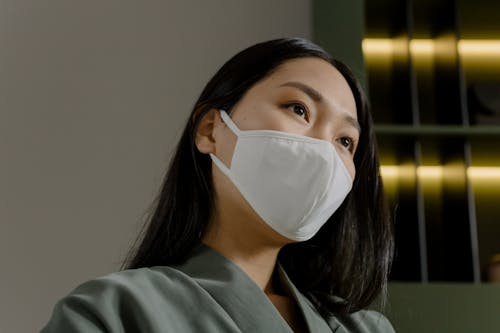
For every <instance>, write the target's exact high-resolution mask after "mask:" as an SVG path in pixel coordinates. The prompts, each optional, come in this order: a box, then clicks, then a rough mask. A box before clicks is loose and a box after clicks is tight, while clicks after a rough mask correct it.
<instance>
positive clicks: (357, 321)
mask: <svg viewBox="0 0 500 333" xmlns="http://www.w3.org/2000/svg"><path fill="white" fill-rule="evenodd" d="M328 321H329V322H330V325H331V326H337V327H339V329H338V331H336V332H339V333H341V332H342V333H351V332H356V333H358V332H359V333H365V332H366V333H368V332H369V333H377V332H381V333H382V332H383V333H392V332H395V331H394V328H393V327H392V325H391V323H390V322H389V320H388V319H387V318H386V317H385V316H384V315H383V314H381V313H380V312H377V311H372V310H361V311H358V312H354V313H351V314H349V315H347V316H342V317H340V316H334V317H333V316H332V317H330V318H329V320H328Z"/></svg>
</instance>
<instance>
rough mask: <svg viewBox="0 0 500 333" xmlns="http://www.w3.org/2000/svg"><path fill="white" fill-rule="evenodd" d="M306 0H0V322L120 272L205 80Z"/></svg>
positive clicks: (11, 328)
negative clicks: (102, 276)
mask: <svg viewBox="0 0 500 333" xmlns="http://www.w3.org/2000/svg"><path fill="white" fill-rule="evenodd" d="M310 6H311V1H310V0H297V1H289V0H273V1H268V0H258V1H257V0H252V1H250V0H248V1H236V0H225V1H222V0H219V1H215V0H213V1H202V0H200V1H186V0H177V1H123V0H122V1H110V0H108V1H102V0H99V1H97V0H86V1H67V0H54V1H47V0H45V1H42V0H31V1H28V0H2V1H0V267H1V268H0V269H1V274H0V277H1V278H0V279H1V280H0V281H1V283H0V332H35V331H38V330H39V329H40V328H41V327H42V326H43V324H44V323H45V322H46V321H47V320H48V318H49V316H50V313H51V311H52V307H53V305H54V303H55V302H56V301H57V300H58V299H59V298H61V297H62V296H64V295H65V294H67V293H68V292H69V291H70V290H72V289H73V288H74V287H75V286H76V285H77V284H79V283H81V282H83V281H85V280H87V279H90V278H92V277H96V276H99V275H103V274H105V273H108V272H111V271H114V270H117V269H118V267H119V265H120V262H121V260H122V259H123V257H124V255H125V253H126V251H127V249H128V247H129V244H130V243H131V241H132V240H133V239H134V237H135V235H136V233H137V232H138V228H139V226H140V225H141V223H142V221H143V215H144V213H145V212H146V210H147V208H148V206H149V203H150V202H151V200H152V198H153V196H154V194H155V193H156V191H157V189H158V187H159V185H160V182H161V179H162V177H163V173H164V171H165V169H166V167H167V164H168V160H169V157H170V152H171V150H172V149H173V147H174V145H175V142H176V140H177V138H178V135H179V133H180V130H181V127H182V125H183V123H184V121H185V119H186V117H187V115H188V112H189V111H190V108H191V107H192V105H193V103H194V102H195V99H196V98H197V96H198V94H199V93H200V92H201V89H202V87H203V86H204V84H205V83H206V82H207V80H208V79H209V78H210V76H211V75H212V74H213V73H214V72H215V71H216V70H217V68H218V67H219V66H220V65H222V63H223V62H224V61H225V60H227V59H228V58H229V57H230V56H232V55H233V54H234V53H235V52H237V51H239V50H240V49H242V48H244V47H246V46H249V45H251V44H253V43H255V42H258V41H262V40H266V39H270V38H275V37H281V36H301V37H309V38H310V37H311V18H310V16H311V15H310V14H311V9H310Z"/></svg>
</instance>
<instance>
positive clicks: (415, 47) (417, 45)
mask: <svg viewBox="0 0 500 333" xmlns="http://www.w3.org/2000/svg"><path fill="white" fill-rule="evenodd" d="M410 52H411V53H412V54H414V55H420V56H423V55H432V54H434V41H433V40H432V39H412V40H410Z"/></svg>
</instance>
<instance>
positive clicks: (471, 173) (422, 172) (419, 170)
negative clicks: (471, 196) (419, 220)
mask: <svg viewBox="0 0 500 333" xmlns="http://www.w3.org/2000/svg"><path fill="white" fill-rule="evenodd" d="M401 168H405V167H404V166H398V165H382V166H381V167H380V173H381V175H382V177H383V178H386V179H394V178H397V177H399V176H401V175H403V173H401ZM445 168H446V167H443V166H440V165H437V166H419V167H416V174H417V176H418V177H419V178H422V179H431V178H432V179H436V178H442V177H443V172H444V169H445ZM405 174H406V173H405ZM467 176H468V177H469V179H471V180H491V181H494V182H497V181H500V167H476V166H471V167H468V168H467Z"/></svg>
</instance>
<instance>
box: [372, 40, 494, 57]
mask: <svg viewBox="0 0 500 333" xmlns="http://www.w3.org/2000/svg"><path fill="white" fill-rule="evenodd" d="M395 42H396V41H395V39H392V38H365V39H363V41H362V49H363V53H364V54H365V55H366V56H368V57H369V56H381V55H385V56H387V55H389V54H391V53H393V52H394V50H395V47H394V43H395ZM436 43H439V41H438V40H436V39H418V38H416V39H411V40H410V41H409V49H410V52H411V53H412V54H414V55H430V54H433V53H434V51H435V46H436ZM457 43H458V45H457V47H458V52H459V53H460V55H462V56H466V57H467V56H498V59H499V61H500V40H496V39H460V40H458V42H457Z"/></svg>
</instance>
